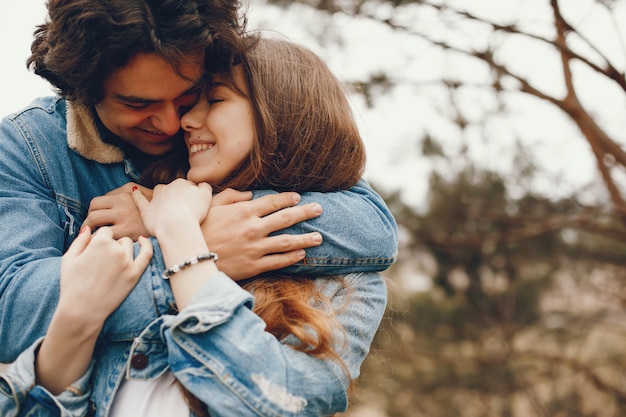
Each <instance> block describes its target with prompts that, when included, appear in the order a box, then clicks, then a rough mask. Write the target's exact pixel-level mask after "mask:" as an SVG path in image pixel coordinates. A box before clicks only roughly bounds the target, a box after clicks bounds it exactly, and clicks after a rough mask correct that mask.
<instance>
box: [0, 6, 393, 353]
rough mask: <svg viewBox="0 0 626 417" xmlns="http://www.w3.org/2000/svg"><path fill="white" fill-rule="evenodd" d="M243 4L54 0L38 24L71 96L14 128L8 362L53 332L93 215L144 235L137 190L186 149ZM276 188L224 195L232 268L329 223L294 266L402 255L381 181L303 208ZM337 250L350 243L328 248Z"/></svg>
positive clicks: (0, 244) (126, 307) (115, 332)
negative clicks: (145, 174) (153, 168)
mask: <svg viewBox="0 0 626 417" xmlns="http://www.w3.org/2000/svg"><path fill="white" fill-rule="evenodd" d="M237 8H238V3H237V2H234V1H221V0H187V1H181V0H159V1H156V0H155V1H151V0H50V1H49V2H48V11H49V19H48V22H47V23H45V24H43V25H41V26H40V27H39V28H38V30H37V31H36V32H35V40H34V42H33V45H32V55H31V57H30V58H29V60H28V64H29V66H30V67H31V68H33V69H34V71H35V73H37V74H38V75H40V76H42V77H43V78H45V79H47V80H48V81H49V82H50V83H52V84H53V85H54V86H55V87H56V88H57V89H58V91H59V96H55V97H46V98H41V99H37V100H35V101H34V102H33V103H32V104H31V105H30V106H29V107H28V108H26V109H24V110H22V111H20V112H16V113H14V114H12V115H10V116H8V117H7V118H5V119H4V120H3V121H2V122H1V124H0V146H1V147H2V150H3V152H2V154H0V213H1V215H2V219H3V220H4V221H3V226H2V228H0V346H2V349H0V362H11V361H13V360H14V359H15V357H16V356H17V355H18V354H19V353H20V352H21V351H22V350H24V349H26V348H27V347H28V346H30V345H31V344H32V343H33V342H34V341H35V340H36V339H37V338H38V337H41V336H42V335H43V334H44V333H45V329H46V328H47V325H48V323H49V320H50V317H51V315H52V313H53V311H54V307H55V305H56V302H57V300H58V292H59V273H60V259H61V255H62V254H63V252H64V251H65V250H66V249H67V247H68V246H69V244H70V243H71V242H72V241H73V239H74V238H75V237H76V235H77V234H78V231H79V229H80V227H81V225H82V224H83V223H85V224H88V225H90V226H91V227H92V228H95V227H99V226H103V225H112V228H113V230H114V234H115V235H116V236H122V235H127V236H128V235H131V236H135V237H136V236H138V235H140V234H142V233H144V232H143V230H142V228H141V227H139V226H138V225H140V223H139V222H136V221H134V219H136V217H134V216H133V214H132V209H133V207H134V206H133V205H132V204H131V200H130V189H131V187H132V186H133V183H135V182H139V181H140V176H141V172H142V171H143V170H145V169H146V168H148V167H149V165H150V164H151V163H153V162H154V161H156V160H158V159H159V158H163V157H167V156H168V155H169V154H170V153H172V152H176V151H177V144H178V143H180V137H179V135H178V131H179V127H180V116H181V114H183V113H184V112H185V111H186V109H188V108H189V107H190V106H192V105H193V104H194V103H195V102H196V101H197V100H198V99H199V97H200V95H201V94H202V87H201V85H202V82H201V79H202V76H203V64H204V62H205V60H208V59H218V58H219V57H222V56H228V55H229V52H232V51H236V50H237V49H238V48H241V47H242V46H241V45H240V43H239V42H240V41H239V39H240V38H239V36H240V35H241V34H242V32H243V30H244V27H243V25H242V23H241V22H242V19H240V16H239V15H238V10H237ZM107 193H108V194H107ZM105 194H106V195H105ZM268 194H269V195H267V196H265V197H262V198H259V199H256V200H253V201H246V200H249V199H250V197H251V195H250V194H249V193H238V192H234V191H229V192H225V193H224V194H223V195H221V196H217V197H216V201H217V203H218V205H217V206H215V207H214V208H212V210H214V211H213V212H212V215H211V216H210V218H211V219H212V220H211V221H213V222H214V223H213V224H211V225H208V226H207V228H206V230H207V236H206V237H207V241H208V244H209V247H210V248H212V250H214V251H216V252H218V253H219V255H220V261H219V262H220V268H221V269H222V270H223V271H224V272H226V273H228V274H229V275H230V276H231V277H233V278H245V277H250V276H253V275H256V274H258V273H261V272H264V271H267V270H271V269H278V268H282V267H286V266H288V265H291V264H294V263H296V262H298V261H301V260H302V259H303V258H304V256H305V253H304V251H303V249H304V248H309V247H312V246H316V245H319V244H320V241H321V239H320V238H321V236H320V233H316V232H318V231H321V232H323V233H324V244H323V245H322V246H320V247H319V248H317V249H314V250H312V251H310V252H309V253H307V258H306V265H304V263H301V265H300V266H296V267H292V270H294V271H295V270H298V269H305V268H314V267H317V270H318V271H319V272H320V273H344V272H350V271H352V270H355V269H358V270H381V269H385V268H386V267H387V266H388V265H390V264H391V263H392V262H393V260H394V259H395V255H396V244H397V230H396V225H395V222H394V220H393V218H392V216H391V215H390V213H389V212H388V210H387V208H386V207H385V205H384V203H383V202H382V200H381V199H380V197H379V196H378V195H376V194H375V193H374V192H373V191H372V190H371V189H370V188H369V187H368V186H367V185H365V184H361V186H359V187H355V188H354V189H353V190H352V191H351V192H348V193H332V194H328V195H321V194H319V193H316V194H311V195H305V196H303V199H304V200H305V201H309V202H310V201H316V202H318V203H319V204H308V205H302V206H297V207H290V206H293V205H295V204H297V202H298V200H297V199H294V195H293V194H292V193H285V194H275V193H274V194H272V193H268ZM103 195H104V196H103ZM99 196H103V197H99ZM90 203H91V208H90V209H89V206H90ZM320 205H322V206H323V207H324V216H322V217H320V218H319V219H316V220H315V221H309V222H307V223H301V224H298V225H297V229H294V231H293V232H292V233H291V234H281V235H273V236H268V235H269V234H270V233H273V232H275V231H278V230H281V229H284V228H286V227H289V226H292V225H294V224H296V223H298V222H300V221H303V220H307V219H312V218H314V217H316V216H318V215H319V214H320V209H319V206H320ZM287 207H290V208H287ZM282 209H284V210H282ZM346 212H348V213H354V214H355V215H354V217H358V219H350V217H349V216H346V215H345V213H346ZM88 213H89V215H87V214H88ZM120 213H124V214H125V217H124V218H122V220H120V218H121V216H120ZM357 214H358V216H357ZM124 220H128V221H124ZM340 221H346V222H347V223H346V227H345V228H343V229H342V231H341V232H337V233H336V234H335V235H333V234H330V233H326V229H328V228H327V227H325V224H332V223H335V224H336V223H337V222H340ZM335 229H337V228H336V227H335ZM302 232H309V233H303V234H298V233H302ZM328 245H334V246H336V247H335V248H334V250H333V251H332V252H329V251H324V249H323V248H324V247H327V246H328ZM337 247H338V248H337ZM315 250H319V252H315ZM329 253H332V254H333V257H332V258H331V257H330V256H329V255H328V254H329ZM337 254H341V256H339V257H338V256H337ZM308 265H310V266H308ZM357 266H358V268H357ZM309 271H310V269H309ZM168 291H169V290H168V288H167V286H155V285H154V283H152V282H144V281H140V283H139V284H138V285H137V287H135V289H134V290H133V292H132V293H131V294H130V296H129V297H128V299H127V300H126V301H125V302H124V303H123V304H122V305H121V306H120V308H119V309H118V310H116V312H115V313H113V314H112V315H111V316H110V317H109V319H108V320H107V322H106V324H105V326H104V329H103V331H102V338H103V339H104V340H116V339H117V338H126V339H128V338H132V337H134V336H136V335H137V334H138V333H139V332H140V331H141V330H142V329H143V328H144V327H145V326H146V325H147V324H148V323H150V322H151V321H152V320H153V319H154V318H155V317H156V316H158V315H159V314H163V313H166V311H162V310H160V309H159V308H156V307H155V306H157V305H160V304H161V302H162V301H163V300H164V299H168V297H169V295H168V294H167V292H168ZM170 307H171V308H174V307H175V306H170Z"/></svg>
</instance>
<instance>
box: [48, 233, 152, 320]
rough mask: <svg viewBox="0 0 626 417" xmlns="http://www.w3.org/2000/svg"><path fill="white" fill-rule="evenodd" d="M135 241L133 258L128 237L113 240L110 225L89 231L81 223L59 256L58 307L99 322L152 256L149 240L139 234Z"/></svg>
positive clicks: (132, 284) (115, 305)
mask: <svg viewBox="0 0 626 417" xmlns="http://www.w3.org/2000/svg"><path fill="white" fill-rule="evenodd" d="M139 243H140V244H141V249H140V251H139V254H138V255H137V257H136V258H133V242H132V240H131V239H130V238H127V237H126V238H121V239H119V240H115V239H114V238H113V231H112V230H111V228H110V227H102V228H100V229H98V231H96V232H95V233H94V234H93V235H92V234H91V233H90V229H89V227H84V228H83V230H82V231H81V233H80V234H79V235H78V237H77V238H76V240H75V241H74V242H73V243H72V245H71V246H70V247H69V249H68V250H67V252H66V253H65V255H63V257H62V258H61V293H60V298H59V308H62V309H64V311H66V312H70V311H71V312H74V314H76V319H77V320H86V319H89V320H95V321H97V322H99V324H100V325H102V324H103V323H104V320H106V318H107V317H108V316H109V314H111V313H112V312H113V311H114V310H115V309H116V308H117V307H118V306H119V305H120V304H121V303H122V301H124V299H125V298H126V296H127V295H128V294H129V293H130V292H131V291H132V289H133V288H134V286H135V284H136V283H137V281H138V280H139V278H140V277H141V274H142V273H143V271H144V269H146V266H147V265H148V263H149V262H150V259H151V258H152V244H151V243H150V240H148V239H147V238H144V237H140V238H139ZM86 324H87V323H83V325H86Z"/></svg>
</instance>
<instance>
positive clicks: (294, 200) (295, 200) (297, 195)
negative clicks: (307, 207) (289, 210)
mask: <svg viewBox="0 0 626 417" xmlns="http://www.w3.org/2000/svg"><path fill="white" fill-rule="evenodd" d="M301 199H302V197H300V194H295V195H294V196H293V202H294V203H296V204H298V203H299V202H300V200H301Z"/></svg>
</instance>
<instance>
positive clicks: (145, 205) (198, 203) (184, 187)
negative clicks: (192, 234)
mask: <svg viewBox="0 0 626 417" xmlns="http://www.w3.org/2000/svg"><path fill="white" fill-rule="evenodd" d="M133 198H134V200H135V204H136V205H137V208H138V209H139V212H140V213H141V218H142V220H143V223H144V225H145V226H146V228H147V229H148V232H149V233H151V234H152V235H153V236H157V237H159V238H161V237H162V236H161V234H160V233H158V232H157V230H159V231H172V230H176V228H178V227H179V226H181V225H183V224H185V225H195V226H196V227H197V226H198V225H199V224H200V223H202V221H204V219H205V218H206V216H207V213H208V211H209V207H210V205H211V200H212V194H211V186H210V185H209V184H207V183H200V184H198V185H196V184H194V183H193V182H191V181H187V180H184V179H180V178H179V179H177V180H174V181H172V182H171V183H169V184H167V185H163V184H160V185H157V186H156V187H154V191H153V194H152V201H150V202H149V201H148V200H147V199H146V197H145V196H144V195H143V194H142V193H141V192H140V191H139V189H135V191H134V192H133Z"/></svg>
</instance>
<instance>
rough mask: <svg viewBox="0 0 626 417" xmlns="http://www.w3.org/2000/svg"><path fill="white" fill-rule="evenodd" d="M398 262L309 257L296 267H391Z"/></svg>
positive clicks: (387, 258) (394, 259)
mask: <svg viewBox="0 0 626 417" xmlns="http://www.w3.org/2000/svg"><path fill="white" fill-rule="evenodd" d="M395 261H396V257H395V256H393V257H385V258H333V257H307V258H304V260H302V261H301V262H299V263H297V264H296V265H307V266H313V267H315V266H327V265H359V266H376V265H391V264H393V263H394V262H395Z"/></svg>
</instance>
